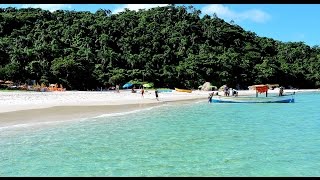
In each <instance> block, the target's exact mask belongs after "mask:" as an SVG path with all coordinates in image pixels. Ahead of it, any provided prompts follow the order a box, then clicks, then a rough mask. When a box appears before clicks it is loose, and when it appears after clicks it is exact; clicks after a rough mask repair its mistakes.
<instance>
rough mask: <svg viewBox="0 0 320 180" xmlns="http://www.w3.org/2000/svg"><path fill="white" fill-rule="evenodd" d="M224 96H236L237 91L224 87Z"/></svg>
mask: <svg viewBox="0 0 320 180" xmlns="http://www.w3.org/2000/svg"><path fill="white" fill-rule="evenodd" d="M223 92H224V96H230V94H231V96H235V97H236V96H238V91H236V90H235V89H232V88H229V87H228V86H227V85H225V86H224V88H223Z"/></svg>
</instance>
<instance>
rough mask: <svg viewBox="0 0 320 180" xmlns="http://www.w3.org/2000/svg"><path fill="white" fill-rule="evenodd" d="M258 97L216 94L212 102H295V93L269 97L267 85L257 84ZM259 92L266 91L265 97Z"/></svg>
mask: <svg viewBox="0 0 320 180" xmlns="http://www.w3.org/2000/svg"><path fill="white" fill-rule="evenodd" d="M255 88H256V97H253V96H236V97H232V96H231V97H229V96H216V97H212V100H211V102H214V103H293V102H294V95H295V94H290V95H281V96H270V97H268V86H267V85H255ZM258 93H260V94H261V93H266V96H265V97H258Z"/></svg>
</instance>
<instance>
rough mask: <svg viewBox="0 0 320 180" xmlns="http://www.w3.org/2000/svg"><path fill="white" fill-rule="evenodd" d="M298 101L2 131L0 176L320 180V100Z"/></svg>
mask: <svg viewBox="0 0 320 180" xmlns="http://www.w3.org/2000/svg"><path fill="white" fill-rule="evenodd" d="M295 101H296V102H295V103H289V104H222V103H221V104H214V103H213V104H208V103H207V102H204V101H202V102H197V103H190V104H180V105H178V104H166V105H163V106H160V107H155V108H149V109H146V110H143V111H135V112H131V113H124V114H115V115H103V116H99V117H96V118H90V119H82V120H75V121H68V122H62V123H61V122H60V123H52V124H47V125H42V126H41V128H39V127H37V125H35V126H32V125H21V126H15V127H11V128H4V129H0V176H320V110H319V107H320V93H300V92H299V93H297V94H296V96H295ZM21 118H23V117H21Z"/></svg>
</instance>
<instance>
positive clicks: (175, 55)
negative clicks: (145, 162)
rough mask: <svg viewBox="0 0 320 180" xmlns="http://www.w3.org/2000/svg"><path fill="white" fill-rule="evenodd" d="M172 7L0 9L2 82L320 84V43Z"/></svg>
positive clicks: (184, 85) (87, 86)
mask: <svg viewBox="0 0 320 180" xmlns="http://www.w3.org/2000/svg"><path fill="white" fill-rule="evenodd" d="M200 14H201V11H200V10H197V9H195V8H193V7H192V6H190V7H185V6H175V5H169V6H166V7H157V8H152V9H149V10H143V9H142V10H139V11H130V10H128V9H126V10H125V11H124V12H120V13H118V14H112V13H111V11H110V10H104V9H100V10H98V11H96V12H95V13H91V12H87V11H81V12H78V11H66V10H57V11H55V12H53V13H51V12H50V11H47V10H42V9H34V8H26V9H15V8H2V9H0V79H6V80H13V81H20V82H25V81H26V80H28V79H34V80H37V81H38V82H41V83H42V82H43V83H49V82H51V83H59V84H63V86H64V87H66V88H68V89H77V90H86V89H91V88H96V87H97V86H114V85H115V84H123V83H126V82H129V81H139V82H142V81H146V82H152V83H154V85H155V87H170V88H173V87H178V88H197V87H198V86H199V85H202V84H203V83H204V82H206V81H209V82H211V83H212V84H214V85H216V86H221V85H223V84H228V85H229V86H233V87H235V86H236V85H237V84H239V85H240V86H241V87H243V88H246V87H247V86H249V85H252V84H259V83H278V84H281V85H283V86H293V87H298V88H315V87H319V86H320V48H319V47H318V46H314V47H310V46H308V45H306V44H304V43H303V42H288V43H284V42H281V41H277V40H274V39H272V38H266V37H259V36H257V35H256V34H255V33H254V32H250V31H245V30H244V29H243V28H241V27H240V26H238V25H236V24H234V22H230V23H228V22H225V21H224V20H222V19H220V18H218V17H217V16H215V15H213V16H209V15H204V16H203V17H202V16H200Z"/></svg>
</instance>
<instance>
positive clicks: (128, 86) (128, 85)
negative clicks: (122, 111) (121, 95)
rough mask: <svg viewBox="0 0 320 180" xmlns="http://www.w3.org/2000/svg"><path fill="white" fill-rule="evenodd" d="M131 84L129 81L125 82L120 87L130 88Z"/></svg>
mask: <svg viewBox="0 0 320 180" xmlns="http://www.w3.org/2000/svg"><path fill="white" fill-rule="evenodd" d="M132 85H133V84H131V83H126V84H125V85H123V86H122V88H130V87H131V86H132Z"/></svg>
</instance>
